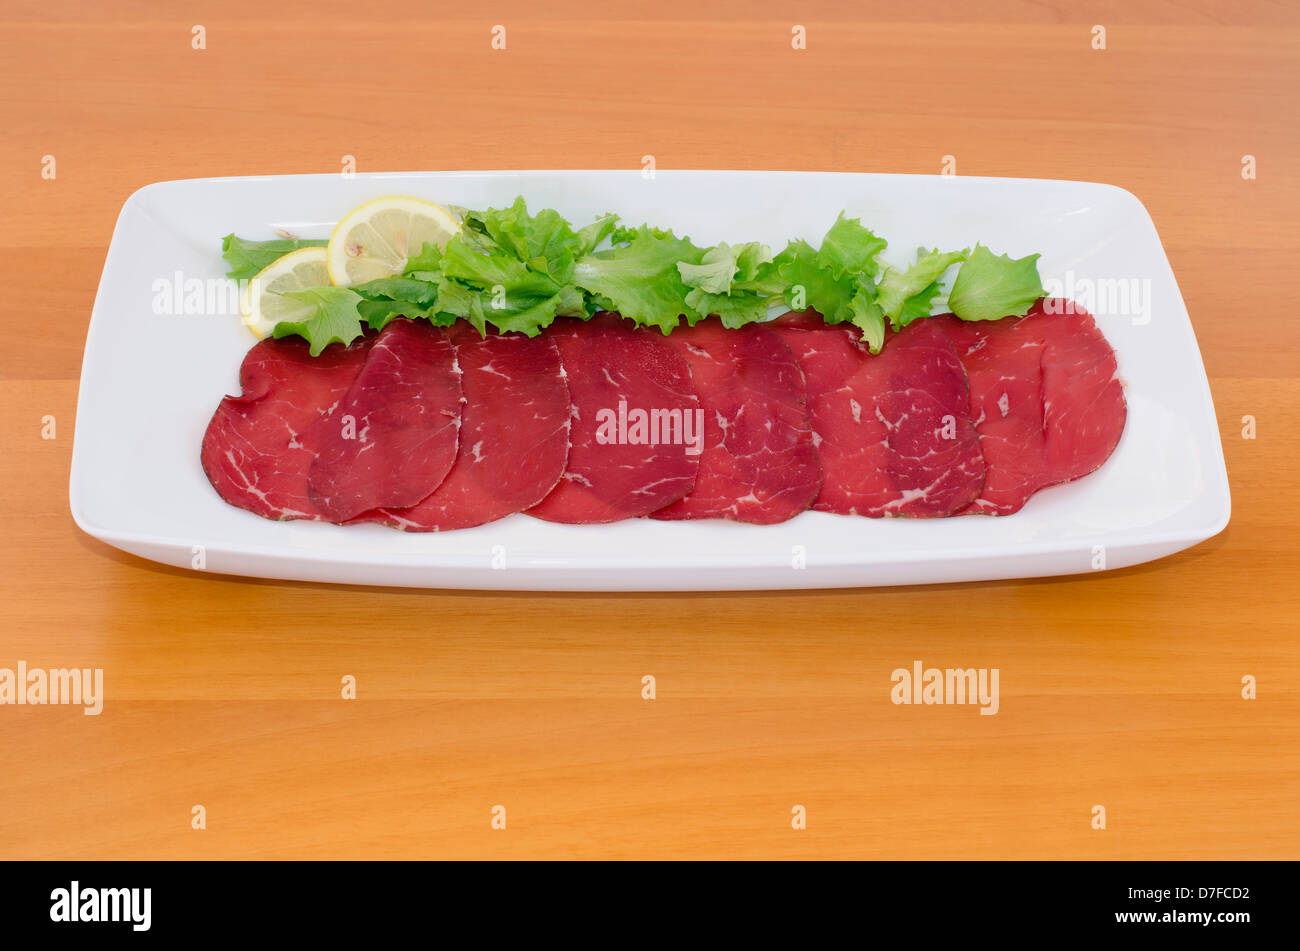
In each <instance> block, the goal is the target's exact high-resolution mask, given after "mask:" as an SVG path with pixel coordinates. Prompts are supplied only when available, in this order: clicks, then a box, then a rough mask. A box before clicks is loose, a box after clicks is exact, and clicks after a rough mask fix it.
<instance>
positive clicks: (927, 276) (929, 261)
mask: <svg viewBox="0 0 1300 951" xmlns="http://www.w3.org/2000/svg"><path fill="white" fill-rule="evenodd" d="M969 253H970V252H969V251H965V250H963V251H945V252H941V251H938V250H933V251H927V250H926V249H925V248H918V249H917V252H916V255H917V260H916V263H915V264H913V265H912V266H911V267H909V268H908V269H907V270H906V271H900V270H898V269H897V268H892V267H886V268H885V272H884V274H883V275H882V276H881V278H880V287H879V301H880V309H881V310H882V311H883V312H884V314H885V316H886V317H888V318H889V321H890V323H891V324H892V325H893V327H894V329H895V330H902V329H903V328H904V327H906V326H907V325H908V324H910V323H911V322H912V321H913V320H916V319H917V318H919V317H928V316H929V315H930V305H931V302H932V301H933V300H934V298H935V295H937V294H938V293H939V279H940V278H941V277H942V276H943V272H944V271H946V270H948V268H950V267H952V266H953V265H954V264H957V263H958V262H961V261H965V260H966V257H967V255H968V254H969Z"/></svg>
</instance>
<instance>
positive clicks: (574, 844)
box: [0, 0, 1300, 858]
mask: <svg viewBox="0 0 1300 951" xmlns="http://www.w3.org/2000/svg"><path fill="white" fill-rule="evenodd" d="M189 6H192V7H193V9H192V10H191V9H187V7H189ZM441 6H442V5H440V4H436V3H433V4H430V3H386V4H377V5H374V6H373V8H372V9H371V10H370V11H368V12H367V15H368V16H370V17H372V19H369V20H366V21H362V20H360V19H359V16H358V13H357V8H356V6H355V4H353V5H350V7H346V8H345V7H343V6H342V5H338V6H334V7H331V6H330V5H328V4H321V3H319V2H315V0H313V2H300V0H290V2H281V3H276V4H268V3H253V2H247V0H239V2H230V3H225V4H221V5H216V6H213V5H207V4H202V5H200V4H193V5H187V4H176V3H167V4H164V3H152V4H149V3H142V2H135V0H128V2H124V3H119V4H112V5H102V4H90V3H73V4H60V5H58V6H57V8H55V6H54V5H51V4H48V3H44V2H42V3H35V2H14V0H3V2H2V3H0V129H3V132H2V133H0V170H3V175H0V208H3V216H2V221H3V228H2V229H0V286H3V287H4V288H5V289H6V292H5V295H4V304H3V313H4V317H5V321H6V324H7V332H6V333H5V336H4V344H3V346H0V433H2V435H3V444H2V445H3V452H0V502H2V505H3V523H2V524H3V536H4V544H3V545H2V546H0V667H13V666H14V665H15V664H16V663H17V662H18V661H19V660H25V661H26V662H27V663H28V664H30V665H32V666H46V667H49V666H54V667H102V668H103V669H104V671H105V674H104V677H105V701H104V710H103V713H102V714H101V715H100V716H98V717H87V716H83V714H82V712H81V710H80V708H76V707H67V706H62V707H60V706H22V707H18V706H0V857H5V858H32V857H34V858H42V857H59V858H207V857H257V858H271V857H321V858H326V857H421V856H427V857H466V858H468V857H485V858H486V857H500V858H506V857H509V858H519V857H603V856H613V857H657V858H683V857H773V858H785V857H817V858H830V857H898V858H940V857H945V858H976V857H1000V858H1010V857H1040V858H1058V857H1080V858H1160V857H1165V858H1179V857H1193V858H1248V857H1284V856H1285V857H1293V858H1294V857H1296V856H1297V855H1300V815H1297V802H1300V755H1298V753H1297V750H1300V699H1298V698H1297V688H1300V647H1298V645H1297V636H1296V635H1297V616H1298V615H1300V611H1298V610H1297V607H1298V605H1297V592H1300V556H1298V555H1297V540H1296V539H1297V530H1300V508H1298V507H1297V505H1296V497H1297V476H1296V471H1297V467H1298V466H1300V450H1298V445H1300V443H1298V440H1297V435H1296V434H1297V431H1300V409H1298V408H1297V406H1298V402H1300V373H1298V371H1300V334H1297V333H1296V332H1295V330H1294V323H1295V310H1296V307H1295V304H1294V302H1293V301H1292V300H1291V299H1290V297H1291V295H1290V293H1289V291H1290V289H1291V287H1292V285H1293V283H1294V281H1293V278H1294V274H1295V262H1296V260H1297V256H1296V255H1297V240H1296V228H1295V221H1294V218H1295V213H1296V209H1297V208H1300V166H1298V163H1297V153H1298V150H1300V128H1297V125H1296V122H1295V102H1296V97H1297V93H1298V92H1300V11H1298V10H1297V7H1296V6H1295V5H1294V4H1290V3H1283V2H1277V3H1242V2H1211V0H1200V2H1194V3H1178V4H1176V3H1172V2H1167V3H1119V2H1113V3H1101V4H1092V5H1089V4H1079V3H1074V2H1067V0H1047V2H1032V3H1031V2H1027V0H1026V2H1009V0H995V2H989V3H984V4H969V3H956V2H920V3H917V2H912V3H906V4H901V3H899V4H874V3H869V4H853V5H849V4H831V3H820V4H819V3H809V4H799V5H797V7H798V9H799V13H798V17H799V19H798V20H794V21H792V20H791V16H792V13H791V10H792V8H791V7H790V6H789V5H788V4H779V3H774V2H766V0H759V2H753V3H745V4H740V3H730V4H723V5H719V6H706V5H703V4H695V3H686V2H682V0H663V2H659V3H654V4H649V3H643V4H638V5H632V6H627V7H624V8H623V9H621V10H617V9H616V10H605V9H601V8H600V7H596V6H595V5H593V8H594V9H596V10H598V12H590V11H589V9H588V8H585V7H583V6H582V5H579V4H576V3H567V4H549V5H548V4H544V3H542V4H539V3H514V2H510V3H497V4H495V5H491V6H490V7H486V8H484V9H483V10H482V11H481V12H482V15H481V16H477V18H475V19H467V18H465V16H464V13H463V11H464V10H465V9H466V8H465V6H464V5H463V4H460V5H451V4H448V5H446V6H447V7H448V8H454V10H455V13H448V14H446V15H444V14H442V13H440V12H439V8H440V7H441ZM601 6H603V5H601ZM349 11H350V12H349ZM473 12H474V13H476V14H477V13H478V12H479V11H477V10H475V11H473ZM796 23H797V24H799V25H803V26H805V27H806V29H807V37H808V41H807V49H806V50H799V51H796V50H793V49H792V48H791V42H790V41H791V29H792V26H793V25H794V24H796ZM496 24H501V25H504V26H505V27H506V28H507V48H506V50H504V51H494V50H492V49H491V47H490V30H491V28H492V27H493V26H494V25H496ZM195 25H202V26H204V27H205V30H206V49H204V50H195V49H193V48H192V46H191V35H192V27H193V26H195ZM1096 25H1101V26H1105V28H1106V37H1107V42H1106V49H1104V50H1094V49H1093V48H1092V36H1093V27H1094V26H1096ZM646 154H653V155H654V156H655V157H656V160H657V163H658V165H659V167H660V168H759V169H811V170H845V171H874V172H919V173H937V172H938V171H939V170H940V163H941V161H942V157H943V156H945V155H952V156H954V157H955V161H956V168H957V173H958V174H965V175H1007V176H1026V177H1037V178H1072V179H1082V180H1090V181H1101V182H1109V183H1113V184H1115V185H1120V186H1122V187H1124V188H1127V189H1129V190H1130V191H1132V192H1134V193H1135V194H1136V195H1137V196H1138V197H1139V198H1141V199H1142V201H1143V202H1144V203H1145V204H1146V206H1147V208H1148V209H1149V210H1150V212H1151V214H1152V216H1153V218H1154V219H1155V222H1156V226H1157V228H1158V229H1159V232H1160V234H1161V236H1162V238H1163V240H1164V242H1165V247H1166V248H1167V250H1168V254H1169V257H1170V259H1171V261H1172V263H1173V267H1174V271H1175V274H1176V275H1177V277H1178V280H1179V283H1180V286H1181V288H1182V291H1183V294H1184V297H1185V299H1186V301H1187V306H1188V310H1189V311H1190V312H1191V315H1192V320H1193V322H1194V323H1195V327H1196V332H1197V336H1198V338H1199V340H1200V343H1201V349H1202V352H1203V354H1204V357H1205V363H1206V366H1207V368H1208V371H1209V374H1210V380H1211V385H1212V388H1213V392H1214V398H1215V402H1216V405H1217V408H1218V413H1219V420H1220V424H1221V433H1222V437H1223V444H1224V448H1225V451H1226V455H1227V463H1228V471H1229V477H1230V480H1231V484H1232V493H1233V516H1232V522H1231V524H1230V525H1229V527H1228V528H1227V530H1226V531H1225V532H1223V533H1222V534H1221V535H1220V536H1218V537H1217V538H1214V539H1213V540H1211V541H1208V542H1206V543H1205V544H1202V545H1200V546H1198V547H1197V548H1195V549H1192V550H1190V551H1187V552H1185V553H1182V554H1180V555H1177V556H1174V557H1172V558H1168V559H1165V560H1163V561H1160V562H1157V563H1153V564H1148V565H1143V566H1140V567H1136V568H1132V569H1127V570H1121V571H1114V572H1109V573H1101V574H1096V575H1092V576H1086V577H1082V576H1081V577H1073V578H1063V579H1049V580H1036V581H1025V582H995V583H983V584H965V585H948V586H933V587H914V588H897V589H876V590H838V591H824V592H794V593H755V594H688V595H636V596H624V595H594V596H591V595H579V594H563V595H547V594H504V595H502V594H493V595H482V594H476V593H448V592H440V591H410V590H382V589H376V588H362V587H330V586H323V585H313V584H298V583H278V582H268V581H249V580H242V579H235V578H225V577H213V576H207V575H202V574H198V573H189V572H185V571H180V570H173V569H170V568H164V567H160V566H158V565H154V564H151V563H148V562H145V561H142V560H140V559H137V558H134V557H131V556H128V555H124V554H121V553H119V552H117V551H115V550H113V549H111V548H109V547H107V546H105V545H103V544H100V543H99V542H97V541H95V540H93V539H90V538H88V537H87V536H85V535H83V534H82V533H81V532H80V531H79V530H78V529H77V528H76V527H75V526H74V524H73V522H72V519H71V517H70V515H69V512H68V503H67V484H68V467H69V459H70V454H71V449H72V442H73V429H74V412H75V405H76V396H77V382H76V381H77V376H78V373H79V369H80V363H81V351H82V345H83V342H84V339H85V332H86V326H87V322H88V319H89V315H90V309H91V304H92V301H93V299H94V294H95V289H96V285H97V282H98V279H99V274H100V270H101V267H102V264H103V259H104V252H105V249H106V248H107V245H108V242H109V239H110V237H111V235H112V231H113V224H114V220H115V217H116V215H117V213H118V210H119V209H120V208H121V206H122V203H123V202H124V201H125V199H126V198H127V196H128V195H130V193H131V192H132V191H133V190H135V189H136V188H138V187H140V186H142V185H144V184H147V183H149V182H153V181H158V180H163V179H176V178H189V177H195V176H218V175H246V174H255V173H258V174H260V173H288V172H330V171H338V170H339V168H340V163H341V161H342V156H344V155H354V156H356V160H357V166H358V168H359V169H360V170H362V171H376V170H412V169H457V168H467V169H477V168H482V169H492V168H606V167H608V168H622V167H628V168H634V167H637V166H639V164H640V162H641V157H642V156H643V155H646ZM1246 155H1252V156H1254V157H1255V160H1256V168H1257V177H1256V178H1254V179H1253V180H1252V179H1248V178H1244V177H1243V175H1242V168H1243V165H1242V163H1243V156H1246ZM45 156H54V157H55V161H56V170H57V171H56V177H55V178H53V179H46V178H43V177H42V174H41V172H42V167H43V164H42V163H43V161H44V157H45ZM47 415H52V416H53V417H54V418H55V420H56V427H57V428H56V438H53V439H43V438H42V428H43V422H42V420H43V418H44V417H45V416H47ZM1247 415H1249V416H1253V417H1254V418H1255V421H1256V426H1257V431H1256V438H1254V439H1243V438H1242V426H1243V422H1242V419H1243V417H1244V416H1247ZM915 659H920V660H923V661H924V662H925V663H926V664H927V665H935V666H940V667H948V666H961V667H972V666H974V667H997V668H998V669H999V670H1000V671H1001V710H1000V712H999V714H998V715H997V716H979V715H977V713H976V708H974V707H970V706H935V707H911V706H895V705H893V704H891V703H890V701H889V689H890V686H891V684H890V672H891V671H892V670H893V669H894V668H896V667H900V666H910V664H911V662H912V661H913V660H915ZM345 675H351V676H354V677H355V678H356V681H357V692H358V697H357V699H356V700H355V701H348V700H343V699H341V697H340V680H341V678H342V677H344V676H345ZM644 675H653V676H655V677H656V678H657V697H656V699H654V700H644V699H642V697H641V678H642V677H643V676H644ZM1246 676H1252V677H1254V678H1256V680H1257V683H1258V697H1257V699H1254V700H1248V699H1243V697H1242V695H1241V692H1242V685H1241V684H1242V678H1243V677H1246ZM195 805H202V806H204V807H205V809H206V828H205V829H202V830H198V829H194V828H192V824H191V815H192V807H193V806H195ZM496 805H503V806H505V808H506V815H507V827H506V829H504V830H494V829H493V828H491V825H490V818H491V810H492V808H493V807H494V806H496ZM795 805H802V806H804V807H805V808H806V810H807V828H806V829H804V830H796V829H794V828H792V823H791V815H792V813H791V810H792V807H793V806H795ZM1095 805H1103V806H1104V807H1105V809H1106V816H1107V823H1106V828H1105V829H1104V830H1098V829H1094V828H1093V827H1092V822H1091V819H1092V810H1093V807H1094V806H1095Z"/></svg>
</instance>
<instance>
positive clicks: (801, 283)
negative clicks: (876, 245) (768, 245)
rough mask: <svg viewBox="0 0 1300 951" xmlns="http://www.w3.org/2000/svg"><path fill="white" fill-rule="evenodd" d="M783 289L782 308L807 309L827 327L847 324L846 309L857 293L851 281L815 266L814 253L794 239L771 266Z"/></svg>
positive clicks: (815, 255) (856, 284)
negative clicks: (810, 309) (783, 304)
mask: <svg viewBox="0 0 1300 951" xmlns="http://www.w3.org/2000/svg"><path fill="white" fill-rule="evenodd" d="M773 263H774V264H775V266H776V271H777V273H778V274H779V275H780V279H781V283H782V284H783V285H784V293H785V302H786V306H788V307H790V308H792V309H795V310H802V309H804V308H808V307H811V308H812V309H813V310H815V311H817V313H819V314H821V315H822V319H823V320H825V321H826V322H827V323H828V324H842V323H844V321H846V320H850V319H851V318H852V316H853V312H852V310H851V308H850V305H851V304H852V302H853V297H854V295H856V294H857V293H858V292H859V285H858V282H856V281H855V280H853V279H850V278H847V277H845V278H840V279H838V280H837V279H836V278H835V276H834V275H832V274H831V272H830V271H829V270H828V269H826V268H824V267H822V266H821V265H819V264H818V263H817V251H816V250H815V249H814V248H813V246H812V245H810V244H809V243H808V242H807V241H804V240H803V239H801V238H800V239H796V240H794V241H791V242H790V243H789V244H787V245H786V246H785V250H784V251H782V252H781V253H780V254H778V255H777V256H776V259H775V261H774V262H773Z"/></svg>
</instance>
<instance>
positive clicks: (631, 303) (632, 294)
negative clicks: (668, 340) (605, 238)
mask: <svg viewBox="0 0 1300 951" xmlns="http://www.w3.org/2000/svg"><path fill="white" fill-rule="evenodd" d="M621 239H625V240H626V243H625V244H622V246H620V247H614V248H611V249H610V250H608V251H596V252H594V253H592V254H588V255H586V256H585V257H583V258H582V259H581V260H579V261H578V263H577V267H576V268H575V270H574V282H575V283H576V284H577V285H578V286H579V287H581V288H583V289H584V290H586V291H588V292H589V293H591V294H593V295H595V296H596V297H598V298H599V299H600V302H601V303H602V304H603V305H604V306H609V307H612V308H613V309H614V310H617V311H618V312H619V313H620V314H622V315H623V316H624V317H626V318H628V319H630V320H633V321H635V322H636V323H638V324H641V325H643V326H651V327H658V328H659V329H660V330H661V331H662V332H663V333H665V334H667V333H670V332H671V331H672V329H673V328H674V327H675V326H677V324H678V323H679V322H680V319H681V318H682V317H686V318H687V320H689V321H692V322H694V321H696V320H699V318H700V316H701V315H700V313H699V311H697V310H695V308H693V307H692V306H691V305H690V304H688V303H687V301H686V296H687V294H689V293H690V291H691V288H689V287H688V286H687V285H686V284H685V283H684V282H683V281H682V277H681V272H680V270H679V269H678V265H679V264H683V263H685V264H699V263H700V262H701V261H702V260H703V258H704V252H703V251H702V250H701V249H699V248H697V247H696V246H695V245H693V244H691V240H690V239H689V238H678V237H677V236H676V235H674V234H673V233H672V232H671V231H661V230H659V229H652V228H648V227H646V226H644V225H643V226H642V227H640V228H637V229H626V228H620V229H618V230H616V231H615V232H614V240H615V241H616V242H619V241H620V240H621Z"/></svg>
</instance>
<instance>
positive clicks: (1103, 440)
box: [931, 300, 1128, 515]
mask: <svg viewBox="0 0 1300 951" xmlns="http://www.w3.org/2000/svg"><path fill="white" fill-rule="evenodd" d="M931 320H932V321H933V322H934V323H935V324H936V325H937V326H940V327H942V329H943V330H944V332H945V333H946V334H947V335H948V336H949V338H950V339H951V340H952V341H953V343H954V345H955V346H956V347H957V352H958V354H959V355H960V356H961V359H962V363H963V364H964V365H965V367H966V372H967V375H968V377H969V379H970V393H971V416H972V417H973V419H974V421H975V426H976V429H977V430H978V431H979V434H980V445H981V448H982V450H983V454H984V459H985V462H986V464H987V466H988V475H987V478H986V480H985V484H984V488H983V491H981V493H980V496H979V498H977V499H976V500H975V502H974V503H972V505H971V506H970V508H969V509H967V510H966V511H967V512H975V513H983V514H988V515H1009V514H1011V513H1012V512H1016V511H1019V510H1020V508H1021V507H1022V506H1023V505H1024V504H1025V502H1026V501H1027V500H1028V498H1029V497H1030V496H1031V495H1033V494H1034V493H1035V492H1037V491H1038V490H1039V489H1042V488H1045V487H1047V486H1049V485H1056V484H1057V483H1061V482H1069V481H1071V480H1073V479H1078V478H1080V477H1082V476H1085V475H1087V474H1088V473H1089V472H1092V471H1093V470H1094V469H1096V468H1097V467H1098V466H1100V465H1101V464H1102V463H1103V462H1105V461H1106V459H1108V458H1109V457H1110V454H1111V453H1112V452H1113V451H1114V449H1115V446H1116V445H1117V444H1118V442H1119V437H1120V434H1121V433H1123V431H1124V424H1125V421H1126V419H1127V417H1128V408H1127V405H1126V403H1125V400H1124V390H1123V387H1122V385H1121V384H1120V380H1119V373H1118V367H1117V365H1116V363H1115V352H1114V351H1113V350H1112V349H1111V347H1110V345H1109V344H1108V343H1107V342H1106V339H1105V337H1103V336H1102V334H1101V331H1100V330H1098V329H1097V325H1096V322H1095V321H1093V319H1092V316H1091V315H1090V314H1088V312H1087V311H1085V310H1084V309H1083V308H1081V307H1079V306H1078V305H1075V304H1072V303H1070V302H1067V301H1064V300H1052V301H1039V302H1038V303H1036V304H1035V305H1034V306H1033V307H1032V308H1031V309H1030V311H1029V313H1028V314H1027V315H1026V316H1025V317H1022V318H1014V317H1007V318H1003V319H1002V320H997V321H984V322H978V323H976V322H967V321H961V320H958V319H957V318H955V317H952V316H950V315H949V316H944V317H941V318H931Z"/></svg>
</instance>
